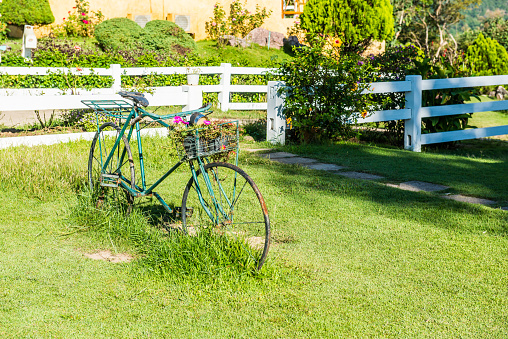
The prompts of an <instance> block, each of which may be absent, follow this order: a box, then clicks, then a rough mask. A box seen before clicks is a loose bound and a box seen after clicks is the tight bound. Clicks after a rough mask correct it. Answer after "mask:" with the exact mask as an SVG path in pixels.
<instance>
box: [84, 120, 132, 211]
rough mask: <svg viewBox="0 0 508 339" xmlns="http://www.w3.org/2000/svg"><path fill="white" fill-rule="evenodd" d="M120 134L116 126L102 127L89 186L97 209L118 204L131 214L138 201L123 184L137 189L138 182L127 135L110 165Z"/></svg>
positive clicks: (90, 167) (90, 163)
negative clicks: (109, 157) (134, 204)
mask: <svg viewBox="0 0 508 339" xmlns="http://www.w3.org/2000/svg"><path fill="white" fill-rule="evenodd" d="M120 131H121V129H120V127H118V126H117V125H116V124H115V123H113V122H106V123H104V124H103V125H102V126H100V127H99V131H98V132H97V133H96V134H95V137H94V138H93V140H92V145H91V147H90V155H89V157H88V184H89V186H90V190H91V192H92V198H93V199H94V201H95V206H96V207H97V208H99V207H102V206H104V205H106V204H115V205H116V206H120V207H121V208H123V209H124V210H125V211H126V213H130V212H131V210H132V204H133V201H134V197H133V196H132V195H131V194H130V193H129V192H128V191H127V190H125V189H123V188H122V186H121V183H123V184H125V185H127V186H129V187H131V188H133V189H134V188H135V185H136V182H135V181H136V179H135V174H134V161H133V158H132V152H131V148H130V146H129V142H128V141H127V137H126V136H125V135H123V136H122V138H121V140H120V141H119V144H118V146H117V147H116V149H115V151H114V152H113V154H112V155H111V159H110V160H109V163H107V164H106V160H107V158H108V156H109V155H110V153H111V150H112V149H113V147H114V145H115V142H116V140H117V139H118V136H119V133H120ZM120 191H123V192H120Z"/></svg>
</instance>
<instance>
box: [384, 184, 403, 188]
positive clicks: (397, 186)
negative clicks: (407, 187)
mask: <svg viewBox="0 0 508 339" xmlns="http://www.w3.org/2000/svg"><path fill="white" fill-rule="evenodd" d="M385 185H386V186H388V187H393V188H400V187H399V185H396V184H390V183H387V184H385Z"/></svg>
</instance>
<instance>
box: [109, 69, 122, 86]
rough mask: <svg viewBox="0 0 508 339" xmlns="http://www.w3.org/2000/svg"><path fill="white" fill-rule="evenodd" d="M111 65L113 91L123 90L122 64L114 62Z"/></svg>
mask: <svg viewBox="0 0 508 339" xmlns="http://www.w3.org/2000/svg"><path fill="white" fill-rule="evenodd" d="M109 67H110V68H111V76H112V77H113V86H111V89H112V90H113V93H117V92H119V91H120V90H122V66H121V65H119V64H112V65H110V66H109Z"/></svg>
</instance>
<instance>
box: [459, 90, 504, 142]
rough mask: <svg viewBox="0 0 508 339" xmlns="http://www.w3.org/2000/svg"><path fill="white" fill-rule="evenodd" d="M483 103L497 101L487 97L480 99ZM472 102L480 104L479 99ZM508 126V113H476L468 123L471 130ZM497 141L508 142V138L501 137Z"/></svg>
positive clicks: (497, 137) (483, 96) (473, 99)
mask: <svg viewBox="0 0 508 339" xmlns="http://www.w3.org/2000/svg"><path fill="white" fill-rule="evenodd" d="M480 99H481V101H482V102H486V101H496V99H493V98H489V97H488V96H486V95H482V96H481V97H480ZM470 102H478V99H476V98H472V99H471V101H470ZM504 125H508V111H488V112H481V113H474V114H473V116H472V118H471V119H469V121H468V127H470V128H482V127H492V126H504ZM494 138H496V139H500V140H505V141H508V136H506V135H501V136H496V137H494Z"/></svg>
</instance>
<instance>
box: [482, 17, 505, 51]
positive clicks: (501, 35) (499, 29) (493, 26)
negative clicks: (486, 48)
mask: <svg viewBox="0 0 508 339" xmlns="http://www.w3.org/2000/svg"><path fill="white" fill-rule="evenodd" d="M482 31H483V34H484V35H485V36H488V37H489V38H491V39H494V40H497V41H498V42H499V43H500V44H501V46H503V47H504V48H505V49H508V20H505V19H503V18H499V17H494V18H490V19H487V20H485V21H484V22H483V26H482Z"/></svg>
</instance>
